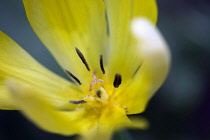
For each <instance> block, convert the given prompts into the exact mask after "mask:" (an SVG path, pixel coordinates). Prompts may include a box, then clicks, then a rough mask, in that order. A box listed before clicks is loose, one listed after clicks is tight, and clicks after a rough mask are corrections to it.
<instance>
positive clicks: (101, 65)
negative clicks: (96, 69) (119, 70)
mask: <svg viewBox="0 0 210 140" xmlns="http://www.w3.org/2000/svg"><path fill="white" fill-rule="evenodd" d="M100 67H101V71H102V72H103V74H105V69H104V64H103V55H102V54H101V55H100Z"/></svg>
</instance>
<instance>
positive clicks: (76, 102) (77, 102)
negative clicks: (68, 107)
mask: <svg viewBox="0 0 210 140" xmlns="http://www.w3.org/2000/svg"><path fill="white" fill-rule="evenodd" d="M69 102H70V103H72V104H82V103H86V101H85V100H79V101H69Z"/></svg>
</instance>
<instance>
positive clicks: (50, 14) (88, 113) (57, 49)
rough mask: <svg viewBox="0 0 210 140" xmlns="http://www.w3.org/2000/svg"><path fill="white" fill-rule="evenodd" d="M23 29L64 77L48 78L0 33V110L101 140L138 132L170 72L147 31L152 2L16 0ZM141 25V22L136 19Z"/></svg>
mask: <svg viewBox="0 0 210 140" xmlns="http://www.w3.org/2000/svg"><path fill="white" fill-rule="evenodd" d="M23 3H24V6H25V10H26V14H27V17H28V19H29V22H30V24H31V26H32V28H33V29H34V31H35V33H36V34H37V35H38V37H39V38H40V40H41V41H42V42H43V43H44V45H45V46H46V47H47V48H48V49H49V51H50V52H51V53H52V54H53V56H54V57H55V59H56V60H57V62H58V63H59V64H60V65H61V67H62V68H63V69H64V71H65V72H66V73H67V74H68V75H69V77H70V78H71V79H72V80H74V81H75V83H72V82H69V81H67V80H65V79H63V78H61V77H59V76H57V75H55V74H54V73H52V72H50V71H49V70H47V69H46V68H45V67H43V66H42V65H41V64H39V63H38V62H37V61H36V60H34V59H33V58H32V57H31V56H30V55H29V54H28V53H27V52H26V51H24V50H23V49H22V48H21V47H19V46H18V45H17V44H16V43H15V42H14V41H13V40H12V39H10V38H9V37H8V36H7V35H5V34H4V33H3V32H0V79H1V80H0V83H1V84H0V108H1V109H8V110H15V109H18V110H21V112H22V113H23V114H24V115H26V116H27V117H28V118H29V119H30V120H31V121H32V122H34V123H35V124H36V125H37V126H38V127H40V128H42V129H44V130H46V131H48V132H52V133H58V134H62V135H75V134H80V135H81V136H83V138H85V139H89V140H94V139H100V140H108V139H110V138H111V136H112V134H113V132H114V131H116V130H119V129H122V128H125V127H129V128H144V127H146V124H145V123H146V122H145V121H144V120H141V119H140V118H139V119H138V118H128V116H127V115H131V114H137V113H141V112H143V111H144V109H145V107H146V105H147V102H148V100H149V99H150V98H151V97H152V95H153V94H154V92H155V91H156V90H157V89H158V88H159V87H160V86H161V85H162V83H163V81H164V80H165V78H166V75H167V73H168V69H169V63H170V56H169V52H168V50H167V45H166V43H165V42H164V40H163V38H162V37H161V35H160V34H159V32H158V30H157V29H156V28H155V27H154V24H155V23H156V18H157V9H156V3H155V0H146V1H145V0H23ZM139 17H143V18H139Z"/></svg>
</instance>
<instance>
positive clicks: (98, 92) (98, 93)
mask: <svg viewBox="0 0 210 140" xmlns="http://www.w3.org/2000/svg"><path fill="white" fill-rule="evenodd" d="M96 96H97V97H98V98H101V91H100V90H96Z"/></svg>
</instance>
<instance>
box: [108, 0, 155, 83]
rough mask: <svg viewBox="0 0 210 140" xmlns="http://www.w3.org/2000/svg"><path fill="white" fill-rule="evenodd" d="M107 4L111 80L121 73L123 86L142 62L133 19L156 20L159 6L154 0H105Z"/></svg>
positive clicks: (109, 72)
mask: <svg viewBox="0 0 210 140" xmlns="http://www.w3.org/2000/svg"><path fill="white" fill-rule="evenodd" d="M105 5H106V9H107V16H108V21H109V29H110V50H109V53H110V54H109V61H108V64H109V66H108V75H109V76H110V77H109V80H110V81H111V80H113V79H114V75H115V74H116V73H120V74H121V75H122V78H123V82H122V86H123V84H125V85H126V82H127V80H129V78H131V77H132V75H133V73H134V72H135V71H136V69H137V68H138V66H139V65H140V63H141V61H140V60H139V56H138V53H137V52H138V51H137V46H136V42H135V40H134V38H133V37H132V34H131V30H130V24H131V21H132V19H133V18H135V17H136V16H144V17H147V18H148V19H151V20H152V21H154V22H156V17H157V8H156V4H155V1H154V0H146V1H145V0H144V1H143V0H133V1H131V0H105Z"/></svg>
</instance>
